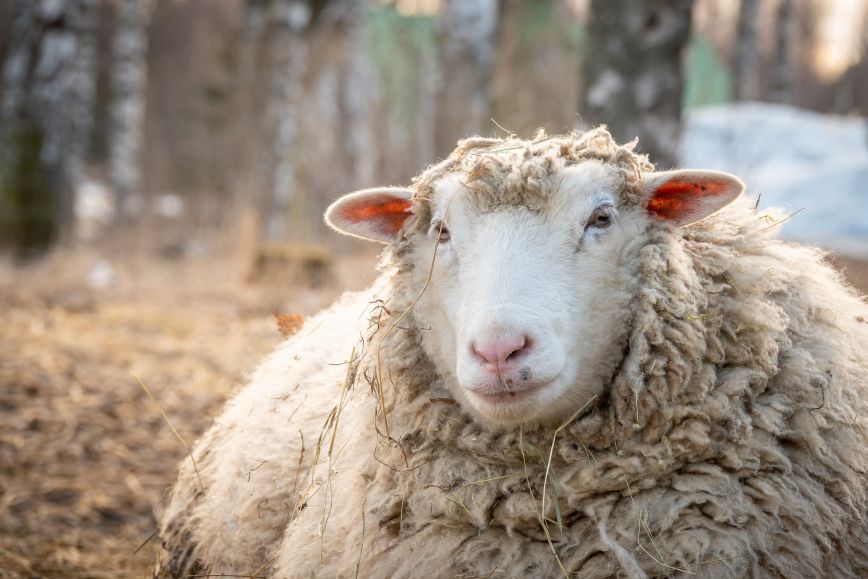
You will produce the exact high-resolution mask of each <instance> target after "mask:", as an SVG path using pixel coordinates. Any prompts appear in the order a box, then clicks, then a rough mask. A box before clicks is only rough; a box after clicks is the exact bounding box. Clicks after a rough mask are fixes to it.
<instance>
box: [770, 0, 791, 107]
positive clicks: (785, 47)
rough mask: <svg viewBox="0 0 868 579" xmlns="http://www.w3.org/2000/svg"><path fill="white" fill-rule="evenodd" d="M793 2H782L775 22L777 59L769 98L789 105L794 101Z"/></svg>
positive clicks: (781, 0) (773, 65)
mask: <svg viewBox="0 0 868 579" xmlns="http://www.w3.org/2000/svg"><path fill="white" fill-rule="evenodd" d="M792 28H793V2H792V0H780V3H779V4H778V13H777V19H776V21H775V38H776V40H777V42H775V59H774V62H773V63H772V86H771V91H770V94H769V97H770V98H771V100H772V101H774V102H778V103H784V104H788V103H790V102H791V101H792V93H793V69H792V54H791V53H792V44H791V42H790V38H792Z"/></svg>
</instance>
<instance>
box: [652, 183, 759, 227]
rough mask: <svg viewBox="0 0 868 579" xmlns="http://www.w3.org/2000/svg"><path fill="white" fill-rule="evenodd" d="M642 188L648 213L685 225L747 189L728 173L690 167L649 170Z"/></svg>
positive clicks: (726, 203)
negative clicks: (670, 169) (657, 171)
mask: <svg viewBox="0 0 868 579" xmlns="http://www.w3.org/2000/svg"><path fill="white" fill-rule="evenodd" d="M642 188H643V190H644V191H645V195H644V197H645V208H646V209H647V211H648V213H650V214H651V215H653V216H654V217H656V218H658V219H662V220H665V221H671V222H673V223H675V224H676V225H680V226H684V225H690V224H691V223H696V222H697V221H699V220H700V219H705V218H706V217H708V216H709V215H712V214H714V213H717V212H718V211H720V210H721V209H723V208H724V207H726V206H727V205H729V204H730V203H732V202H733V201H735V199H736V198H737V197H738V196H739V195H741V193H742V191H744V183H742V182H741V180H739V179H738V177H734V176H733V175H730V174H728V173H721V172H719V171H694V170H689V169H687V170H678V171H664V172H660V173H649V174H648V175H646V176H645V178H644V179H643V180H642Z"/></svg>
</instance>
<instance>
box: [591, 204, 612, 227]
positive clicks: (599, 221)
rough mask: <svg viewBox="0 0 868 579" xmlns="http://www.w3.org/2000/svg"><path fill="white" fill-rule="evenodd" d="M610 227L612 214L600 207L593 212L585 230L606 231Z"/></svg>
mask: <svg viewBox="0 0 868 579" xmlns="http://www.w3.org/2000/svg"><path fill="white" fill-rule="evenodd" d="M610 225H612V214H611V212H610V211H609V210H608V209H606V208H603V207H601V208H598V209H596V210H595V211H594V213H593V214H592V215H591V218H590V219H588V224H587V225H586V226H585V228H586V229H587V228H589V227H595V228H597V229H606V228H607V227H609V226H610Z"/></svg>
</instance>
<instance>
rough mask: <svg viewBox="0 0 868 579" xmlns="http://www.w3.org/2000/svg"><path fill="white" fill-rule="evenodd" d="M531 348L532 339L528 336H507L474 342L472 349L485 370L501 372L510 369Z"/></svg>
mask: <svg viewBox="0 0 868 579" xmlns="http://www.w3.org/2000/svg"><path fill="white" fill-rule="evenodd" d="M528 350H530V340H529V339H528V338H527V337H526V336H505V337H501V338H495V339H494V340H487V341H484V342H473V343H471V345H470V351H471V352H473V355H474V357H475V358H476V360H477V361H478V362H479V364H480V365H481V366H482V367H483V368H485V370H487V371H489V372H491V373H497V374H500V373H501V372H505V371H507V370H510V369H511V368H512V367H513V366H515V365H517V364H518V362H519V361H520V360H521V359H522V358H523V357H524V355H525V354H527V352H528Z"/></svg>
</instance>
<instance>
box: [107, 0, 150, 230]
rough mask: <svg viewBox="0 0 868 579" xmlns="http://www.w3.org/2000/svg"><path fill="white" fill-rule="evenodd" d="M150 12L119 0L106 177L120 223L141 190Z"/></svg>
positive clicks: (137, 1) (143, 2) (146, 3)
mask: <svg viewBox="0 0 868 579" xmlns="http://www.w3.org/2000/svg"><path fill="white" fill-rule="evenodd" d="M152 8H153V1H152V0H121V2H120V10H119V12H118V19H117V25H116V32H115V38H114V58H113V63H112V65H113V66H112V106H111V119H112V125H111V126H112V128H111V133H110V134H111V139H110V146H109V173H110V176H111V182H112V186H113V187H114V191H115V200H116V212H117V216H118V217H119V218H120V219H123V218H124V217H126V214H127V199H128V198H129V196H130V194H132V193H136V192H138V190H139V188H140V186H141V179H142V171H141V155H142V141H143V130H144V119H145V101H146V90H147V81H148V79H147V77H148V24H149V22H150V18H151V11H152Z"/></svg>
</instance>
